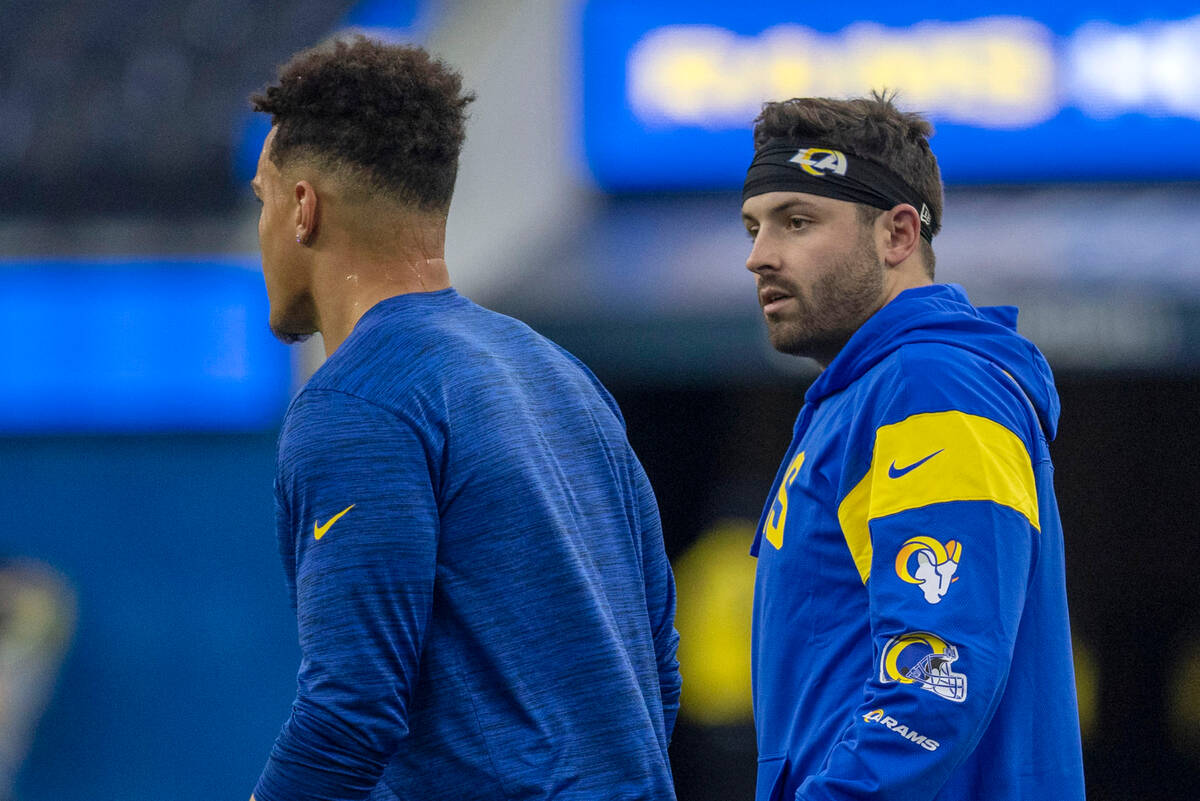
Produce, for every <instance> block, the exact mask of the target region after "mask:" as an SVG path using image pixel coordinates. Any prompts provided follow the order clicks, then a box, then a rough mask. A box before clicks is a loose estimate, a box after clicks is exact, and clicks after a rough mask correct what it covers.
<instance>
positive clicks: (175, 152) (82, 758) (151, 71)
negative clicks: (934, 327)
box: [0, 0, 1200, 801]
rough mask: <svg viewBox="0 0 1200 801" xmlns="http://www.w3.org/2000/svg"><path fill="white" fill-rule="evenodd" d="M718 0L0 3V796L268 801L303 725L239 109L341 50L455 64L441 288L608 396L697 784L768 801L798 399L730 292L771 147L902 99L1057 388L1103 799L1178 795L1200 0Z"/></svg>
mask: <svg viewBox="0 0 1200 801" xmlns="http://www.w3.org/2000/svg"><path fill="white" fill-rule="evenodd" d="M733 6H734V4H727V3H718V2H697V1H696V0H693V1H692V2H682V0H669V1H668V0H663V1H661V2H645V1H643V2H632V1H629V0H609V1H605V0H592V1H591V2H555V1H554V0H524V1H523V2H520V1H518V0H511V1H508V2H503V1H502V2H483V0H479V2H469V0H457V1H455V0H446V1H445V2H435V0H394V1H393V2H384V1H383V0H378V1H377V0H362V2H358V3H355V2H350V0H340V2H339V1H337V0H328V1H326V0H321V1H318V0H294V1H293V2H290V3H279V2H272V1H270V0H159V1H158V2H146V0H112V2H108V3H96V2H81V1H80V0H43V2H36V3H35V2H31V1H30V0H7V1H6V2H3V3H0V20H3V22H2V23H0V270H2V271H3V272H2V274H3V279H2V280H0V336H2V337H3V339H4V341H6V342H8V343H9V344H8V350H7V353H6V359H5V364H4V369H2V370H0V471H2V472H0V474H2V476H3V481H2V482H0V510H3V515H4V525H3V529H2V530H3V534H2V535H0V557H2V558H3V559H4V560H5V561H4V562H3V565H2V566H0V798H3V797H4V795H5V794H6V793H8V792H10V791H11V792H12V797H13V798H17V799H21V801H43V800H45V799H55V800H56V801H61V799H93V798H95V799H100V798H103V799H110V798H111V799H115V798H139V797H142V798H144V797H168V798H172V799H177V800H178V801H188V800H189V799H197V800H199V799H212V798H241V797H245V796H246V795H248V793H249V791H250V789H251V787H252V786H253V782H254V779H255V778H256V776H257V773H258V770H259V769H260V767H261V765H262V763H263V760H264V758H265V756H266V753H267V751H268V749H269V747H270V744H271V742H272V740H273V738H274V736H275V733H276V732H277V729H278V726H279V724H280V723H281V722H282V720H283V719H284V717H285V716H286V714H287V710H288V704H289V702H290V700H291V697H292V690H293V681H294V669H295V665H296V660H297V658H298V653H297V649H296V645H295V641H294V638H295V624H294V621H293V618H292V615H291V612H290V610H289V609H288V608H287V603H286V599H285V594H284V587H283V581H282V572H281V569H280V567H279V565H278V561H277V556H276V552H275V544H274V539H273V538H274V534H273V525H272V517H271V515H272V508H271V475H272V462H273V456H274V454H273V447H274V437H275V434H276V431H277V426H278V423H279V420H280V417H281V415H282V412H283V410H284V407H285V405H286V403H287V400H288V398H289V396H290V394H291V392H293V391H294V389H295V388H296V387H297V386H299V384H300V382H302V381H303V379H304V377H305V376H306V375H308V373H309V372H310V371H311V370H312V369H313V368H314V367H315V365H316V364H317V361H318V359H319V348H318V347H316V346H314V345H312V344H311V343H310V344H309V345H308V346H305V347H304V348H301V349H298V350H294V351H289V350H288V349H287V348H285V347H284V346H282V345H280V344H278V343H276V342H275V341H274V340H273V339H271V337H270V335H269V334H268V333H267V330H266V324H265V321H266V300H265V297H264V294H263V291H262V283H261V277H260V276H259V274H258V272H257V268H258V265H257V255H256V241H255V215H256V209H255V207H253V205H252V203H251V202H250V195H249V192H248V190H247V189H246V186H245V182H246V181H247V180H248V179H249V177H250V174H251V173H252V171H253V161H254V157H255V156H256V154H257V151H258V147H259V145H260V143H261V141H262V136H263V135H264V133H265V127H264V123H265V121H263V120H254V119H252V115H250V114H249V113H248V112H247V103H246V97H247V95H248V94H249V93H250V92H252V91H254V90H255V89H257V88H259V87H261V86H262V85H263V84H264V83H266V82H267V81H268V80H269V79H271V78H272V76H273V74H274V66H275V65H276V64H278V63H280V62H282V61H283V60H285V59H286V58H287V57H288V56H289V55H290V54H291V53H292V52H293V51H294V50H296V49H298V48H300V47H303V46H307V45H311V44H315V43H317V42H319V41H322V40H324V39H326V38H328V37H329V36H331V35H335V34H337V33H338V32H346V31H350V30H361V31H365V32H368V33H370V34H371V35H375V36H379V37H384V38H389V39H394V40H400V41H411V42H419V43H422V44H424V45H426V46H428V47H429V48H431V49H432V50H433V51H435V52H436V53H438V54H439V55H441V56H442V57H444V58H445V59H447V60H448V61H450V62H451V63H452V64H454V65H455V66H457V67H458V68H460V69H461V70H462V71H463V73H464V75H465V78H466V83H467V85H468V86H469V87H471V88H473V89H474V90H475V91H477V92H478V95H479V100H478V102H477V103H476V104H475V106H474V107H473V118H472V121H471V123H470V128H469V134H468V141H467V145H466V150H465V152H464V155H463V160H462V167H461V172H460V181H459V186H458V190H457V193H456V197H455V201H454V205H453V208H452V211H451V218H450V229H449V242H448V261H449V263H450V265H451V272H452V275H453V276H454V278H455V283H456V284H457V286H458V287H459V288H460V289H461V290H462V291H464V292H465V293H466V294H468V295H470V296H471V297H473V298H474V299H475V300H477V301H479V302H482V303H484V304H486V305H490V306H492V307H494V308H497V309H499V310H501V311H505V312H507V313H510V314H513V315H515V316H518V317H521V318H522V319H524V320H526V321H527V322H529V323H530V324H531V325H533V326H534V327H535V328H537V329H539V330H541V331H543V332H544V333H546V334H548V335H549V336H551V337H553V338H555V339H557V340H558V341H559V342H560V343H561V344H563V345H564V346H566V347H567V348H569V349H571V350H572V351H574V352H575V353H576V354H577V355H579V356H580V357H581V358H583V359H584V360H585V361H586V362H588V363H589V364H590V365H591V366H592V367H593V369H594V370H595V371H596V372H597V373H598V374H599V376H600V377H601V379H602V380H604V381H605V382H606V384H607V385H608V386H609V387H610V388H611V389H612V390H613V392H614V394H615V395H616V396H617V399H618V400H619V401H620V403H621V405H622V407H623V409H624V411H625V414H626V417H627V421H628V425H629V431H630V436H631V439H632V440H633V442H634V445H635V447H636V448H637V449H638V452H639V454H640V455H641V456H642V458H643V461H644V462H645V464H646V467H647V470H648V472H649V474H650V477H651V479H652V481H653V482H654V485H655V488H656V490H657V492H658V494H659V498H660V502H661V506H662V515H663V521H664V526H665V530H666V537H667V547H668V551H669V553H670V555H671V557H672V560H673V562H674V564H675V567H676V570H677V576H678V581H679V603H680V608H679V628H680V630H681V631H682V633H683V637H684V641H683V642H684V645H683V648H684V650H683V653H682V658H683V663H684V665H683V670H684V681H685V689H684V710H683V715H682V717H681V720H680V724H679V727H678V729H677V733H676V737H675V742H674V745H673V746H672V752H673V753H672V758H673V760H674V765H675V772H676V780H677V785H678V789H679V797H680V799H681V801H704V800H705V799H730V798H748V797H751V794H752V787H753V780H754V760H755V752H754V743H753V732H752V728H751V723H750V708H749V691H748V681H749V658H748V636H749V635H748V631H747V624H748V618H749V604H750V600H749V599H750V594H749V585H750V582H751V581H752V575H753V561H752V560H751V559H750V558H749V556H748V555H747V554H746V549H747V548H748V546H749V541H750V536H751V531H752V527H753V525H754V523H755V521H756V520H757V517H758V514H759V511H760V509H761V503H762V500H763V497H764V493H765V492H766V490H767V487H768V486H769V484H770V481H771V478H772V476H773V475H774V471H775V469H776V467H777V464H778V459H779V458H780V456H781V454H782V453H783V451H784V449H785V447H786V445H787V441H788V437H789V432H790V429H791V424H792V421H793V418H794V415H795V414H796V412H797V410H798V409H799V406H800V403H801V399H802V397H803V392H804V390H805V388H806V387H807V385H808V383H809V382H810V381H811V380H812V378H813V376H814V375H815V373H814V372H813V370H812V368H811V366H810V365H805V364H803V363H800V362H798V361H796V360H789V359H786V358H783V357H778V356H777V355H775V354H773V353H772V352H771V351H770V349H769V348H768V346H767V345H766V342H765V337H764V332H763V330H762V326H761V324H760V322H759V313H758V309H757V306H756V303H755V299H754V294H753V291H752V289H751V287H752V281H751V278H750V277H749V276H748V275H747V274H746V273H745V271H744V269H743V262H744V259H745V256H746V250H747V244H746V241H745V239H744V234H743V233H742V231H741V228H740V225H739V222H738V213H737V212H738V207H739V204H740V195H739V191H738V190H739V187H740V180H741V172H742V170H743V169H744V167H745V165H746V164H747V163H748V160H749V157H750V152H751V151H750V138H749V133H748V128H749V122H750V120H751V119H752V118H753V117H754V115H755V113H756V111H757V108H758V105H759V103H760V102H761V101H762V100H764V99H779V98H784V97H790V96H795V95H807V94H827V95H845V94H861V93H863V92H865V91H867V90H868V89H869V88H872V87H883V86H887V87H891V88H896V89H899V90H900V92H901V103H902V105H905V106H906V107H908V108H912V109H914V110H922V111H926V112H928V113H929V114H930V115H931V116H932V118H933V119H934V121H935V123H936V125H937V127H938V133H937V135H936V136H935V138H934V140H933V144H934V149H935V151H936V152H937V153H938V154H939V156H940V159H941V162H942V167H943V171H944V174H945V178H946V181H947V203H946V214H945V221H944V222H945V229H944V233H943V234H942V235H941V236H940V237H939V238H938V240H937V243H936V248H937V253H938V271H939V279H941V280H947V281H954V282H958V283H961V284H963V285H964V286H965V287H966V288H967V290H968V292H969V293H970V294H971V296H972V298H973V299H974V300H975V301H976V302H977V303H985V304H987V303H1014V304H1017V305H1020V306H1021V307H1022V318H1021V320H1022V330H1023V332H1024V333H1025V334H1026V335H1028V336H1030V337H1031V338H1032V339H1033V340H1034V341H1036V342H1037V343H1038V344H1039V345H1040V346H1041V347H1042V348H1043V349H1044V350H1045V352H1046V353H1047V355H1048V357H1049V358H1050V361H1051V363H1052V365H1053V366H1054V367H1055V369H1056V373H1057V377H1058V382H1059V387H1060V390H1061V393H1062V399H1063V409H1064V413H1063V424H1062V428H1061V434H1060V437H1059V441H1058V442H1057V443H1056V445H1055V448H1054V451H1053V452H1054V456H1055V460H1056V464H1057V468H1058V476H1059V478H1058V487H1059V492H1060V498H1061V502H1062V507H1063V508H1062V513H1063V521H1064V528H1065V530H1066V536H1067V549H1068V570H1069V577H1068V579H1069V593H1070V600H1071V604H1072V615H1073V625H1074V631H1075V636H1076V639H1077V643H1076V644H1077V662H1078V664H1077V667H1078V674H1079V691H1080V706H1081V709H1080V713H1081V718H1082V721H1083V725H1084V733H1085V758H1086V767H1087V775H1088V782H1089V794H1090V797H1091V798H1093V799H1123V800H1124V799H1127V800H1129V801H1142V799H1146V800H1147V801H1148V800H1149V799H1155V800H1156V801H1157V799H1163V798H1184V797H1190V796H1191V795H1192V791H1191V790H1190V789H1189V788H1194V787H1195V786H1196V785H1197V782H1200V603H1197V591H1196V589H1195V587H1196V580H1195V576H1196V571H1197V569H1200V553H1198V551H1200V537H1198V536H1197V533H1196V527H1197V525H1198V523H1197V521H1198V520H1200V486H1198V485H1200V478H1198V477H1200V464H1198V463H1197V462H1198V459H1197V454H1198V452H1200V428H1198V425H1197V409H1198V408H1200V80H1198V78H1197V76H1200V4H1197V3H1195V2H1190V3H1189V2H1169V1H1166V0H1164V1H1162V2H1156V3H1153V4H1130V3H1123V2H1116V0H1101V1H1100V2H1090V3H1086V4H1085V3H1079V2H1075V3H1071V2H1068V3H1060V4H1057V5H1053V6H1052V5H1051V4H1046V3H1035V2H1029V1H1028V0H1013V2H1007V3H991V4H984V3H954V4H951V3H939V2H933V3H926V4H920V5H913V4H907V5H904V4H899V5H898V4H883V3H875V2H864V3H857V4H843V5H835V6H833V7H804V6H797V5H796V4H793V3H784V2H781V0H763V1H762V2H760V3H757V4H754V5H750V6H747V5H744V4H736V7H733ZM797 8H804V9H807V10H805V11H804V12H803V13H797V11H796V10H795V9H797ZM47 699H48V700H47ZM43 706H44V708H45V710H44V714H41V713H42V708H43ZM39 718H40V722H39ZM35 724H36V726H35ZM13 776H15V777H16V778H15V779H13V778H11V777H13ZM10 785H11V786H10ZM14 788H15V789H14Z"/></svg>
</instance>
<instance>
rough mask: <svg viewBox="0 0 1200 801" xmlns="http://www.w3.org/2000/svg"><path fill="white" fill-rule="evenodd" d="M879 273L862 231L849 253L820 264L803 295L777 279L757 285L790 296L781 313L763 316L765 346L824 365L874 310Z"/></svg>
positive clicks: (881, 285) (879, 291)
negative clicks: (817, 276)
mask: <svg viewBox="0 0 1200 801" xmlns="http://www.w3.org/2000/svg"><path fill="white" fill-rule="evenodd" d="M885 270H886V265H884V263H883V261H882V260H881V259H880V258H879V252H878V250H877V249H876V247H875V242H874V239H873V238H872V237H871V234H870V229H869V228H867V229H865V230H864V231H863V232H862V235H860V237H859V239H858V241H857V242H856V243H855V247H854V249H853V250H852V251H851V252H850V253H848V254H845V255H842V256H839V257H835V258H834V259H832V260H831V261H829V262H827V263H826V264H825V265H824V267H823V269H822V270H821V275H820V277H819V278H817V280H816V281H815V282H813V284H812V285H811V286H810V287H809V288H808V290H807V291H805V290H804V289H802V288H801V287H799V286H797V285H795V284H793V283H792V282H790V281H787V280H784V279H780V278H778V277H776V278H772V279H770V280H766V281H763V282H762V283H761V284H760V286H771V287H778V288H779V289H780V290H782V291H784V292H787V293H788V294H789V295H791V300H790V302H789V304H788V307H787V308H785V309H784V310H782V311H779V312H775V313H772V314H770V315H768V316H767V317H766V321H767V336H768V338H769V339H770V342H771V346H772V347H773V348H775V349H776V350H778V351H780V352H781V353H787V354H790V355H792V356H808V357H810V358H813V359H816V360H817V361H818V362H820V363H821V364H823V365H828V364H829V362H831V361H832V360H833V358H834V357H835V356H837V354H838V352H839V351H841V349H842V348H843V347H844V346H845V344H846V343H847V342H848V341H849V340H850V337H851V336H853V335H854V332H855V331H857V330H858V329H859V328H860V327H861V326H862V324H863V323H864V322H866V321H867V318H869V317H870V316H871V315H872V314H874V313H875V312H877V311H879V308H880V305H881V302H882V297H883V289H884V271H885Z"/></svg>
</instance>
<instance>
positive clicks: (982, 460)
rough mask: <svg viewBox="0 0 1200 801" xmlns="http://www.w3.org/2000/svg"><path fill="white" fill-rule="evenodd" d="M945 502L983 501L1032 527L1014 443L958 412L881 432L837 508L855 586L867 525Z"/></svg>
mask: <svg viewBox="0 0 1200 801" xmlns="http://www.w3.org/2000/svg"><path fill="white" fill-rule="evenodd" d="M949 501H991V502H993V503H997V504H999V505H1001V506H1007V507H1009V508H1010V509H1013V510H1015V511H1017V512H1019V513H1020V514H1022V515H1024V516H1025V518H1026V519H1028V520H1029V522H1030V524H1032V525H1033V527H1034V528H1037V529H1040V524H1039V520H1038V506H1037V489H1036V487H1035V484H1034V478H1033V462H1032V460H1031V459H1030V458H1029V452H1028V451H1027V450H1026V449H1025V443H1023V442H1022V441H1021V438H1020V437H1018V436H1017V435H1016V434H1014V433H1013V432H1012V431H1009V430H1008V429H1007V428H1005V427H1004V426H1002V425H1000V424H999V423H997V422H996V421H994V420H989V419H988V418H986V417H980V416H978V415H973V414H966V413H964V412H958V411H949V412H932V413H927V414H915V415H913V416H912V417H909V418H906V419H904V420H901V421H900V422H899V423H893V424H891V425H886V426H881V427H880V428H879V429H878V430H877V431H876V432H875V448H874V450H873V452H872V454H871V466H870V468H869V469H868V470H867V474H866V475H865V476H863V479H862V481H860V482H859V483H858V484H857V485H856V486H855V487H854V489H852V490H850V492H848V493H847V494H846V497H845V498H844V499H843V500H842V503H841V505H840V506H839V507H838V522H839V523H840V524H841V527H842V536H844V537H845V538H846V546H847V547H848V548H849V549H850V555H851V557H852V558H853V559H854V565H855V567H857V568H858V574H859V575H860V576H861V577H862V580H863V583H864V584H865V583H866V581H867V579H868V578H869V577H870V575H871V551H872V549H871V532H870V530H869V529H868V524H869V523H870V522H871V521H872V520H875V519H877V518H880V517H887V516H888V515H893V514H896V513H898V512H903V511H906V510H908V509H919V508H921V507H922V506H929V505H931V504H935V503H947V502H949Z"/></svg>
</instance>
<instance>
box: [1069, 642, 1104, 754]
mask: <svg viewBox="0 0 1200 801" xmlns="http://www.w3.org/2000/svg"><path fill="white" fill-rule="evenodd" d="M1071 650H1072V651H1073V652H1074V654H1075V697H1076V699H1077V700H1078V702H1079V732H1080V734H1082V735H1083V739H1085V740H1087V739H1090V738H1091V736H1092V734H1093V733H1094V732H1095V731H1096V722H1097V719H1098V717H1099V702H1100V669H1099V668H1098V667H1097V664H1096V655H1095V654H1094V653H1093V652H1092V648H1091V646H1089V645H1088V644H1087V643H1086V642H1084V641H1083V640H1081V639H1079V638H1077V637H1072V638H1071Z"/></svg>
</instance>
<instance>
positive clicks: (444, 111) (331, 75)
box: [250, 36, 475, 211]
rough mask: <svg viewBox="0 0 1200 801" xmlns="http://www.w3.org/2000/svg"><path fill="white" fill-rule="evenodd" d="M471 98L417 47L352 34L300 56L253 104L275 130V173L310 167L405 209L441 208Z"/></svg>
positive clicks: (443, 67) (445, 202)
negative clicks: (304, 162)
mask: <svg viewBox="0 0 1200 801" xmlns="http://www.w3.org/2000/svg"><path fill="white" fill-rule="evenodd" d="M474 99H475V95H474V94H471V93H468V94H464V93H463V91H462V76H461V75H459V74H458V73H457V72H455V71H454V70H453V69H451V68H450V67H448V66H447V65H446V64H445V63H443V62H442V61H439V60H437V59H435V58H433V57H432V56H430V55H429V53H428V52H426V51H425V50H423V49H422V48H420V47H410V46H401V45H387V44H383V43H381V42H376V41H372V40H370V39H368V38H366V37H365V36H355V37H354V38H353V39H351V40H349V41H345V40H339V41H335V42H334V43H333V45H332V46H329V45H325V46H318V47H314V48H311V49H309V50H304V51H301V52H299V53H297V54H296V55H295V56H293V57H292V59H291V60H290V61H288V62H287V63H286V64H284V65H283V66H282V67H280V69H279V82H278V83H277V84H275V85H272V86H268V87H267V88H266V89H265V90H264V91H263V92H261V93H258V94H255V95H254V96H252V97H251V98H250V102H251V104H252V105H253V108H254V110H255V111H262V112H266V113H267V114H270V115H271V123H272V125H274V126H276V130H275V140H274V142H273V143H272V146H271V152H270V154H269V157H270V159H271V161H272V162H273V163H274V164H275V165H276V166H279V167H281V168H282V167H283V166H284V165H285V164H286V163H288V162H290V161H294V160H301V159H311V160H315V161H316V162H318V163H319V164H320V165H321V166H324V167H327V168H330V169H334V170H339V171H347V170H348V171H349V172H350V173H351V174H352V175H354V176H355V177H356V178H359V179H361V181H362V182H363V183H364V184H365V185H366V186H365V188H368V189H370V190H374V191H380V192H382V193H384V194H385V195H388V196H390V197H391V198H393V199H395V200H398V201H400V202H402V203H408V204H413V205H416V206H419V207H421V208H422V209H427V210H438V211H446V210H448V209H449V208H450V198H451V196H452V195H453V194H454V179H455V177H456V175H457V174H458V156H459V153H460V151H461V150H462V145H463V140H464V139H465V138H466V106H467V104H468V103H470V102H471V101H472V100H474Z"/></svg>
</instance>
